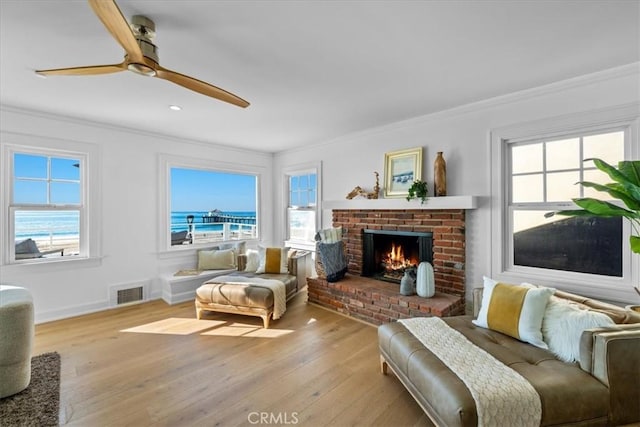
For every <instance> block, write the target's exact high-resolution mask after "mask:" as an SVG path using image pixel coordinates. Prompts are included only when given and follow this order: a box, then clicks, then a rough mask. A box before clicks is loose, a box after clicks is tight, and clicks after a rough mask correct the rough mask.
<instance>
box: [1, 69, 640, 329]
mask: <svg viewBox="0 0 640 427" xmlns="http://www.w3.org/2000/svg"><path fill="white" fill-rule="evenodd" d="M639 81H640V73H639V71H638V67H637V64H636V66H633V67H631V66H630V67H623V68H620V69H616V70H611V71H609V72H606V73H601V74H598V75H590V76H585V77H583V78H578V79H573V80H571V81H567V82H561V83H558V84H555V85H550V86H547V87H543V88H537V89H533V90H529V91H526V92H522V93H518V94H511V95H507V96H504V97H501V98H497V99H492V100H488V101H483V102H479V103H476V104H473V105H468V106H464V107H460V108H456V109H454V110H450V111H445V112H441V113H436V114H432V115H428V116H423V117H418V118H416V119H412V120H408V121H405V122H400V123H395V124H392V125H387V126H384V127H380V128H376V129H370V130H366V131H364V132H360V133H358V134H353V135H347V136H344V137H341V138H338V139H335V140H332V141H319V143H318V144H317V145H315V146H312V147H308V148H303V149H297V150H292V151H289V152H283V153H279V154H276V155H275V156H272V155H270V154H264V153H256V152H250V151H246V150H236V149H232V148H224V147H218V146H207V145H204V144H201V143H194V142H189V141H182V140H178V139H174V138H165V137H162V136H157V135H150V134H145V133H139V132H135V131H132V130H126V129H119V128H114V127H106V126H101V125H97V124H91V123H86V122H79V121H75V120H70V119H64V118H60V117H55V116H48V115H43V114H35V113H29V112H24V111H20V110H16V109H10V108H3V109H2V110H1V111H0V112H1V120H0V130H1V132H2V135H1V136H2V141H1V142H5V141H6V140H7V139H8V136H7V135H11V134H14V133H17V134H22V135H27V136H29V135H32V136H36V137H41V138H59V139H63V140H65V139H66V140H73V141H79V142H85V143H90V144H97V145H99V148H100V161H101V174H102V182H101V188H102V200H101V202H102V212H101V217H102V218H101V224H102V226H101V227H102V229H101V231H102V245H101V247H102V258H101V259H100V260H99V261H97V262H95V263H87V264H82V265H80V266H78V265H75V266H74V267H73V268H69V267H68V266H65V265H64V264H66V263H62V264H59V265H55V264H54V265H38V266H33V265H31V266H24V265H21V266H18V265H11V266H6V265H5V266H1V267H0V269H1V270H0V280H2V281H3V282H5V281H6V282H12V283H16V284H20V285H22V286H25V287H27V288H29V289H30V290H31V292H32V293H33V295H34V299H35V308H36V321H37V322H43V321H48V320H53V319H57V318H62V317H69V316H73V315H78V314H82V313H86V312H91V311H97V310H103V309H105V308H108V307H109V290H110V288H111V287H112V286H117V285H120V284H129V283H148V285H149V290H150V293H149V295H148V297H149V298H159V297H160V284H159V280H158V278H159V277H160V276H161V275H166V274H171V272H173V271H175V270H177V269H178V268H180V267H181V266H185V265H189V264H190V263H194V262H195V261H194V258H195V254H194V253H193V251H188V252H185V253H181V254H167V253H158V241H157V239H158V228H159V225H158V218H159V212H158V206H159V194H160V191H161V190H162V186H161V183H160V182H159V181H160V180H159V170H158V164H159V161H158V158H159V155H161V154H169V155H178V156H185V157H194V158H211V159H224V161H225V162H230V163H232V164H233V163H235V164H238V165H244V166H252V167H259V168H263V169H264V170H265V174H264V178H265V179H264V180H263V182H262V183H261V185H262V186H261V205H260V206H261V207H260V215H261V217H262V224H263V228H262V239H263V241H265V242H266V243H277V242H282V241H283V239H284V237H285V236H284V210H283V206H284V202H283V189H284V182H283V181H282V179H281V176H282V171H283V170H285V169H290V168H292V167H295V166H296V165H300V164H309V162H312V161H314V162H315V161H321V162H322V177H323V181H322V193H323V194H322V199H323V200H343V199H344V197H345V195H346V194H347V193H348V192H349V191H350V190H351V189H352V188H353V187H355V186H356V185H360V186H362V187H364V188H366V189H371V188H372V187H373V185H374V177H373V171H378V172H380V175H381V176H380V178H381V184H382V183H383V182H384V177H383V172H384V164H383V163H384V153H385V152H388V151H394V150H399V149H404V148H410V147H415V146H422V147H424V164H423V174H424V177H425V178H426V179H427V180H428V181H429V182H430V183H431V182H432V176H433V160H434V158H435V153H436V151H443V152H444V156H445V158H446V160H447V172H448V174H447V184H448V193H449V194H450V195H475V196H480V204H479V205H480V206H479V208H478V209H475V210H472V211H469V212H468V215H467V265H466V275H467V287H468V288H471V287H473V286H475V285H477V284H479V283H481V280H482V275H483V274H492V273H493V272H492V271H491V259H490V253H491V250H490V248H491V245H492V243H494V242H492V241H491V232H490V226H491V221H490V219H491V207H490V205H491V204H490V197H491V192H490V179H489V177H490V175H489V174H490V171H489V168H488V165H489V161H490V150H489V136H488V135H489V131H490V130H491V129H494V128H498V127H503V126H507V125H512V124H517V123H523V122H529V121H534V120H538V119H543V118H550V117H556V116H562V115H566V114H571V113H576V112H582V111H588V110H596V109H600V108H606V107H611V106H616V105H623V104H629V103H632V102H638V101H639V98H640V95H639V94H640V84H639ZM322 217H323V226H328V225H330V224H331V212H330V211H323V215H322ZM2 226H3V227H5V226H6V224H2ZM468 294H470V293H468Z"/></svg>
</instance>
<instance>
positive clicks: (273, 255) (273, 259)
mask: <svg viewBox="0 0 640 427" xmlns="http://www.w3.org/2000/svg"><path fill="white" fill-rule="evenodd" d="M289 249H290V248H288V247H285V248H265V247H262V246H258V254H260V265H259V266H258V269H257V270H256V273H258V274H262V273H276V274H277V273H280V274H286V273H288V272H289V259H288V255H289Z"/></svg>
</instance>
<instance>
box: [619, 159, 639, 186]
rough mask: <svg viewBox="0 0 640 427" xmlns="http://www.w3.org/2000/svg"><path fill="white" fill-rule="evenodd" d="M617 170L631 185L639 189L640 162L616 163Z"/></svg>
mask: <svg viewBox="0 0 640 427" xmlns="http://www.w3.org/2000/svg"><path fill="white" fill-rule="evenodd" d="M618 170H619V171H620V173H621V174H623V175H624V176H626V177H627V179H628V180H629V181H630V182H631V183H632V184H635V185H637V186H639V187H640V161H638V160H623V161H621V162H618Z"/></svg>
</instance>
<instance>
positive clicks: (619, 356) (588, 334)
mask: <svg viewBox="0 0 640 427" xmlns="http://www.w3.org/2000/svg"><path fill="white" fill-rule="evenodd" d="M485 286H486V283H485ZM553 298H558V300H556V301H557V302H556V304H557V303H563V301H561V300H564V301H571V303H570V304H569V305H571V306H572V307H574V306H573V304H575V305H576V306H579V307H580V308H581V309H583V310H593V311H599V312H602V313H605V314H606V315H607V316H608V317H610V318H611V319H612V320H613V322H615V324H612V325H610V326H608V327H603V328H597V329H593V330H587V331H585V332H583V333H582V335H581V337H580V335H578V337H579V338H578V339H579V340H580V341H579V362H575V363H567V362H563V361H561V360H559V359H558V358H557V357H556V356H555V355H554V354H553V353H552V352H551V351H550V350H549V349H543V348H539V347H537V346H534V345H532V344H529V343H526V342H522V341H520V340H518V339H516V338H513V337H511V336H508V335H506V334H505V333H501V332H497V331H495V330H492V329H489V328H484V327H479V326H477V325H475V324H474V323H472V319H473V317H472V316H456V317H450V318H443V319H435V320H437V321H438V325H439V324H440V321H442V322H443V324H444V325H446V326H448V327H449V328H450V329H453V330H454V331H456V332H459V333H460V334H461V335H462V336H463V337H464V338H466V339H467V340H468V341H469V342H470V343H471V345H472V346H474V347H477V348H479V349H481V350H483V351H484V352H486V353H488V354H489V355H490V356H492V357H493V358H494V360H497V361H498V364H499V365H503V366H508V367H509V368H511V369H512V370H513V371H515V372H517V373H518V374H519V375H520V376H521V377H522V378H524V380H525V382H528V383H529V384H530V385H531V386H532V387H533V389H534V391H535V393H534V394H537V395H538V396H539V402H540V403H539V405H540V409H539V410H540V414H539V415H538V416H539V417H540V418H538V420H539V421H536V422H535V424H536V425H542V426H560V425H562V426H569V425H570V426H607V425H624V424H629V423H637V422H640V386H639V384H640V314H638V313H635V312H632V311H629V310H624V309H622V308H620V307H617V306H613V305H610V304H605V303H602V302H598V301H595V300H590V299H586V298H583V297H580V296H577V295H573V294H568V293H564V292H559V291H556V293H555V295H554V297H553ZM484 302H485V300H483V303H484ZM425 321H429V319H427V320H425ZM613 322H611V323H613ZM378 335H379V349H380V356H381V358H380V360H381V370H382V372H383V373H385V374H386V373H387V367H390V368H391V370H392V371H393V372H394V373H395V375H396V376H397V378H398V379H399V380H400V381H401V382H402V383H403V385H404V386H405V387H406V388H407V390H408V391H409V392H410V393H411V395H412V396H413V397H414V398H415V400H416V401H417V402H418V404H419V405H420V406H421V407H422V408H423V410H424V411H425V412H426V413H427V415H428V416H429V418H430V419H431V420H432V421H433V422H434V423H435V424H436V425H438V426H447V427H454V426H476V425H479V414H478V407H477V402H476V400H474V397H473V396H472V393H471V392H470V388H469V387H468V386H467V385H466V383H465V382H464V381H463V380H461V378H460V377H458V375H456V373H454V372H453V371H452V368H450V366H448V365H447V364H445V363H444V362H443V361H442V360H441V359H440V358H439V357H437V356H436V355H435V354H434V351H436V350H434V349H437V348H438V347H440V346H441V344H442V343H437V344H433V345H430V344H429V342H428V341H426V343H425V342H423V341H421V339H419V338H418V337H417V336H416V335H414V334H413V333H412V332H410V330H409V329H408V326H405V324H403V323H400V322H395V323H390V324H385V325H382V326H380V327H379V329H378ZM422 339H423V340H424V337H423V338H422ZM545 339H546V337H545ZM431 347H433V349H432V348H431ZM437 351H440V350H437ZM437 351H436V352H437ZM460 351H462V350H460ZM468 362H469V363H471V362H470V361H468ZM463 364H464V363H463ZM486 368H487V369H489V367H488V366H487V367H486ZM470 384H471V383H470ZM471 386H472V387H471V388H474V387H476V386H475V385H474V384H471ZM476 392H477V390H476ZM483 417H484V420H485V421H484V423H481V424H484V425H492V424H493V423H491V422H487V419H491V418H490V416H488V415H487V416H483ZM538 423H539V424H538ZM518 424H519V423H518ZM494 425H495V424H494Z"/></svg>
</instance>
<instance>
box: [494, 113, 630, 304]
mask: <svg viewBox="0 0 640 427" xmlns="http://www.w3.org/2000/svg"><path fill="white" fill-rule="evenodd" d="M638 111H639V109H638V105H637V104H631V105H623V106H619V107H615V108H610V109H604V110H598V111H590V112H585V113H579V114H573V115H568V116H562V117H556V118H550V119H544V120H539V121H536V122H531V123H524V124H518V125H514V126H509V127H504V128H499V129H492V130H491V131H490V135H489V138H490V158H491V167H490V180H491V233H490V235H491V236H492V241H491V242H490V243H491V244H490V253H491V261H490V262H491V276H492V277H493V278H495V279H497V280H504V281H506V282H509V283H521V282H531V283H537V284H541V285H547V286H555V287H557V288H558V289H563V290H566V291H568V292H577V293H581V294H583V295H584V294H587V295H590V296H592V297H594V298H600V299H604V300H609V301H620V302H625V301H630V300H632V298H633V295H634V292H633V287H632V286H633V285H637V282H638V278H639V277H640V276H639V274H638V270H639V269H638V267H639V266H638V264H639V263H638V256H633V254H632V252H631V250H630V248H629V245H628V241H629V236H630V233H631V227H630V225H629V223H628V221H626V220H624V221H623V236H622V239H623V254H622V263H623V265H622V277H607V276H601V275H595V274H587V273H574V272H566V271H559V270H550V269H543V268H536V267H524V266H514V265H513V248H512V238H511V234H510V233H511V230H512V229H513V225H512V224H511V223H510V222H511V216H510V211H509V209H510V204H509V195H510V178H511V174H510V170H509V168H510V166H509V164H508V160H509V159H508V154H509V153H508V151H509V150H508V144H510V143H516V142H521V141H527V140H540V139H549V140H550V139H557V138H562V137H564V136H567V135H577V134H583V135H585V134H592V133H602V132H607V131H613V130H624V132H625V146H624V158H625V159H637V158H638V152H639V142H638V128H639V122H640V116H639V115H638ZM567 208H575V206H574V205H573V204H571V205H568V206H567Z"/></svg>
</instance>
